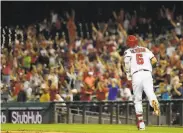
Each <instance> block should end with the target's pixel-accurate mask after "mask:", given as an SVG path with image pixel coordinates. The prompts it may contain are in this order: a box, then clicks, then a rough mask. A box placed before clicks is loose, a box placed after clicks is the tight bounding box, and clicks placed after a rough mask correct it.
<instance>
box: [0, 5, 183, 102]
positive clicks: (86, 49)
mask: <svg viewBox="0 0 183 133" xmlns="http://www.w3.org/2000/svg"><path fill="white" fill-rule="evenodd" d="M182 6H183V4H182ZM154 8H155V9H154V10H155V11H156V12H154V14H153V15H149V14H148V7H147V6H146V5H142V4H140V5H139V6H137V7H134V10H131V9H130V8H129V10H128V9H124V8H120V10H111V12H110V13H109V12H108V14H109V17H108V18H107V17H105V18H103V20H102V17H101V18H100V19H98V21H91V20H90V21H81V22H79V21H76V18H77V11H75V10H74V9H70V10H65V11H64V13H63V14H62V13H59V12H58V11H55V10H51V11H50V14H49V16H48V17H45V18H44V19H43V20H42V21H39V22H38V21H36V22H34V23H31V24H27V25H17V26H11V25H10V26H3V27H2V28H1V38H2V39H1V55H0V56H1V65H0V70H1V84H0V87H1V99H2V100H1V102H5V101H18V102H29V101H40V102H50V101H78V100H79V101H92V100H95V101H105V100H120V101H121V100H123V101H126V100H133V92H132V87H131V83H130V82H129V81H127V79H126V75H125V72H124V69H123V66H124V64H123V53H124V51H125V50H126V49H127V47H126V43H125V42H126V38H127V36H128V35H129V34H134V35H136V36H137V37H138V39H139V45H140V46H144V47H147V48H149V49H150V50H151V51H152V52H153V53H154V55H155V56H156V58H157V59H158V64H157V67H156V68H154V70H153V78H154V89H155V92H156V94H157V96H158V98H159V99H163V100H169V99H183V87H182V83H183V13H181V9H182V8H177V6H176V4H174V5H172V7H166V6H164V5H161V6H160V7H157V8H156V7H154ZM103 14H105V12H103V13H102V9H99V12H98V14H96V16H102V15H103ZM34 15H35V14H34ZM105 16H106V14H105ZM152 16H153V17H152Z"/></svg>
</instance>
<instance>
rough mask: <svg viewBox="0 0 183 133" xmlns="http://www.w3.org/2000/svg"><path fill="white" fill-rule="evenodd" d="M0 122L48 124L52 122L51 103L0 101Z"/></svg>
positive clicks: (52, 110) (52, 106)
mask: <svg viewBox="0 0 183 133" xmlns="http://www.w3.org/2000/svg"><path fill="white" fill-rule="evenodd" d="M0 122H1V123H13V124H16V123H20V124H43V123H44V124H49V123H53V122H54V104H53V103H18V102H12V103H1V113H0Z"/></svg>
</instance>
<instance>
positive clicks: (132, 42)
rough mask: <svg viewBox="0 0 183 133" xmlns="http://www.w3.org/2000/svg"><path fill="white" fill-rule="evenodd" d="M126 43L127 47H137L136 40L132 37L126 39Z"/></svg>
mask: <svg viewBox="0 0 183 133" xmlns="http://www.w3.org/2000/svg"><path fill="white" fill-rule="evenodd" d="M126 43H127V46H128V47H131V48H133V47H135V46H137V45H138V39H137V37H136V36H134V35H129V36H128V38H127V41H126Z"/></svg>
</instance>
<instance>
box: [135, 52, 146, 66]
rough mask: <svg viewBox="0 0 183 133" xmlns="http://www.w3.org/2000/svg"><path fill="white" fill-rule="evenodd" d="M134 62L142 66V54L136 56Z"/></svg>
mask: <svg viewBox="0 0 183 133" xmlns="http://www.w3.org/2000/svg"><path fill="white" fill-rule="evenodd" d="M136 60H137V64H138V65H142V64H144V59H143V55H142V54H136Z"/></svg>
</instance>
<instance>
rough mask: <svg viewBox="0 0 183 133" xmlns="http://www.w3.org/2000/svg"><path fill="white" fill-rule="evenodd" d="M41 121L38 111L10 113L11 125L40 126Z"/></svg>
mask: <svg viewBox="0 0 183 133" xmlns="http://www.w3.org/2000/svg"><path fill="white" fill-rule="evenodd" d="M42 121H43V118H42V115H41V114H40V113H39V111H12V112H11V123H13V124H16V123H20V124H41V123H42Z"/></svg>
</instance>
